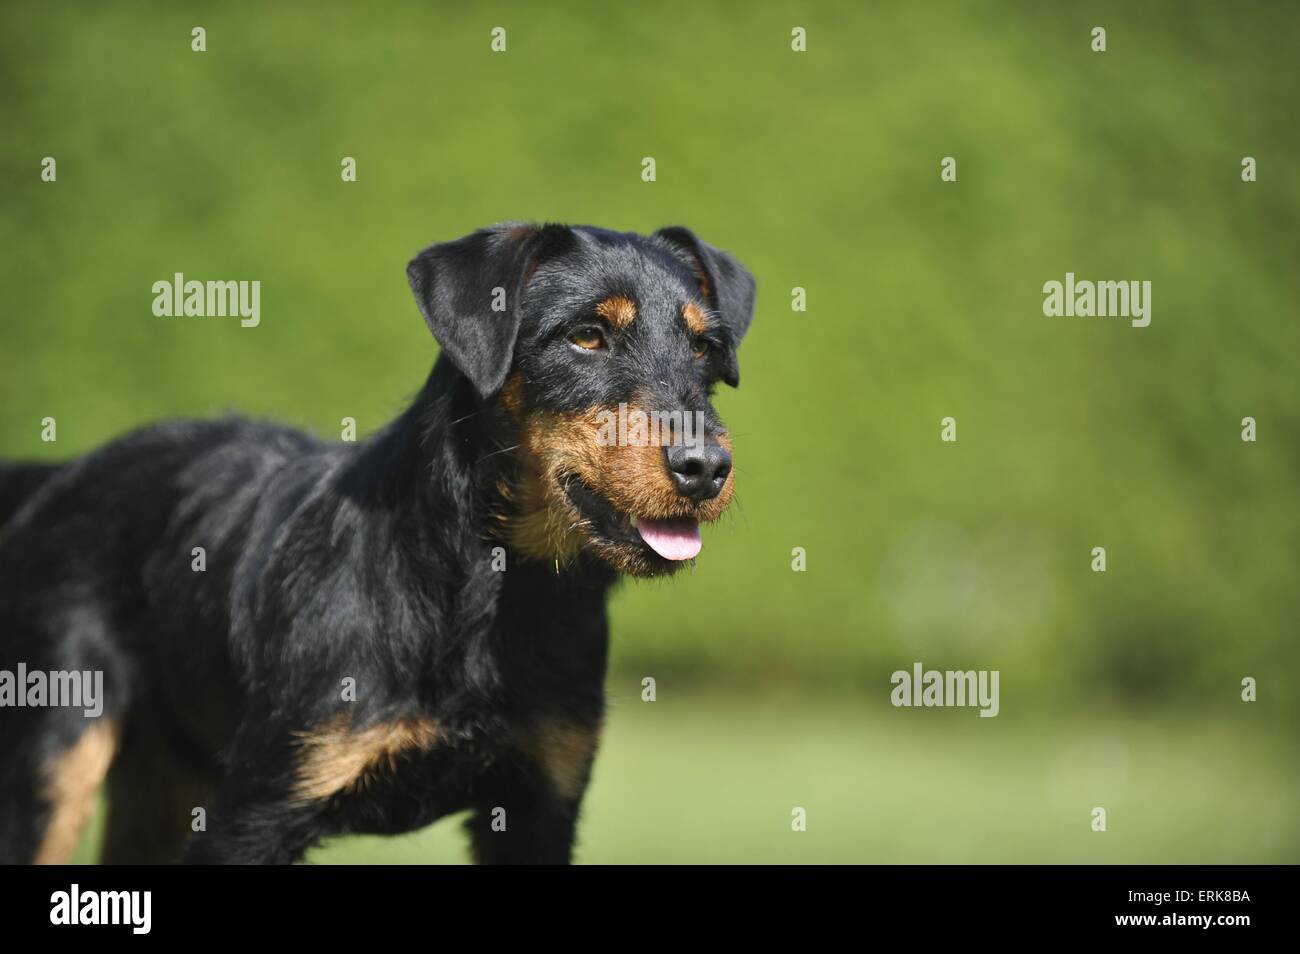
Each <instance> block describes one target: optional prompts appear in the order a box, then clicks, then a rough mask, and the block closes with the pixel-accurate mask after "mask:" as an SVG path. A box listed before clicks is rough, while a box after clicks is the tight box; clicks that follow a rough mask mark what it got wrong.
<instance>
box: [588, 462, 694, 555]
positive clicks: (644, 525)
mask: <svg viewBox="0 0 1300 954" xmlns="http://www.w3.org/2000/svg"><path fill="white" fill-rule="evenodd" d="M563 485H564V489H565V493H566V494H567V496H568V498H569V502H570V503H571V504H572V505H573V507H574V509H575V510H577V512H578V515H579V517H581V519H582V521H583V523H584V525H585V527H586V530H587V532H588V534H589V535H590V536H591V537H592V538H593V540H594V541H595V542H596V543H597V544H603V545H605V546H610V547H617V548H619V549H623V550H627V549H633V550H635V551H637V555H638V556H640V557H642V558H643V559H646V560H649V561H652V562H658V561H663V563H661V564H660V565H663V564H672V563H682V562H685V561H687V560H693V559H695V557H696V556H698V555H699V552H700V549H701V546H702V544H701V542H700V524H699V521H697V520H695V519H693V518H691V517H669V518H652V517H645V516H638V515H636V514H626V513H621V512H619V511H618V510H615V509H614V507H613V506H611V505H610V503H609V501H607V500H605V498H604V497H602V496H600V495H599V494H598V493H596V491H594V490H592V489H591V488H590V487H588V486H587V484H586V483H584V482H583V481H582V480H580V479H579V478H578V477H575V476H570V477H569V478H568V479H566V480H565V481H564V482H563Z"/></svg>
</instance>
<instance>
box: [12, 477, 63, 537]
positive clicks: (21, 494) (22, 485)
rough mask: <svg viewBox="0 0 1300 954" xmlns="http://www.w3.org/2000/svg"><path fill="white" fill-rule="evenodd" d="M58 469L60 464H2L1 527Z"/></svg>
mask: <svg viewBox="0 0 1300 954" xmlns="http://www.w3.org/2000/svg"><path fill="white" fill-rule="evenodd" d="M58 469H59V465H58V464H0V528H3V527H4V525H5V524H6V523H8V522H9V520H10V518H11V517H13V516H14V515H15V514H17V513H18V511H19V510H20V509H21V508H22V506H23V505H24V504H25V503H27V501H28V500H30V499H31V498H32V496H33V495H34V494H35V493H36V491H37V490H39V489H40V488H41V486H42V485H43V484H44V483H45V482H46V481H47V480H49V479H50V478H51V477H52V476H54V474H55V473H56V472H57V471H58Z"/></svg>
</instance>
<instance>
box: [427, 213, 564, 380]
mask: <svg viewBox="0 0 1300 954" xmlns="http://www.w3.org/2000/svg"><path fill="white" fill-rule="evenodd" d="M559 232H564V233H568V229H564V228H563V227H561V226H552V225H547V226H536V225H523V224H519V223H514V222H508V223H505V224H503V225H496V226H492V227H491V228H486V229H479V230H478V231H477V232H474V233H472V234H470V235H467V236H465V237H464V238H461V239H457V240H456V241H454V242H445V243H443V244H440V245H432V246H430V247H429V248H426V249H425V250H424V251H423V252H421V253H420V254H419V255H417V256H415V258H413V259H411V263H410V264H409V265H407V266H406V277H407V279H408V280H409V281H410V283H411V291H413V292H414V293H415V300H416V302H417V303H418V304H419V306H420V312H421V313H422V314H423V315H424V321H425V323H426V324H427V325H428V326H429V330H430V331H431V332H433V336H434V337H435V338H436V339H438V344H439V345H441V346H442V349H443V351H445V352H446V353H447V355H448V356H449V357H450V358H451V360H452V363H454V364H455V365H456V367H457V368H459V369H460V370H461V372H462V373H463V374H464V375H465V377H467V378H469V380H470V382H471V383H472V384H473V385H474V388H475V390H477V391H478V393H479V396H480V397H483V398H488V397H490V396H492V395H493V394H495V393H496V392H497V391H499V390H501V385H502V384H504V383H505V379H506V375H508V374H509V373H510V365H511V363H512V362H513V360H514V351H515V340H516V339H517V338H518V336H519V321H520V317H521V312H520V300H521V299H522V298H523V294H524V288H525V286H526V285H527V284H528V279H529V278H530V277H531V276H532V271H533V269H534V268H536V265H537V263H538V261H539V257H540V255H541V254H542V251H543V246H544V245H547V244H551V243H552V240H554V239H555V238H556V237H557V233H559Z"/></svg>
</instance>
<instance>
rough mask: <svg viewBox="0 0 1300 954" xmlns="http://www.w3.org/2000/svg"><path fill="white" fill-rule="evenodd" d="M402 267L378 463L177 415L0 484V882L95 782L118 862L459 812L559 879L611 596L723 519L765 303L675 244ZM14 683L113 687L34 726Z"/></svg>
mask: <svg viewBox="0 0 1300 954" xmlns="http://www.w3.org/2000/svg"><path fill="white" fill-rule="evenodd" d="M407 276H408V279H409V283H410V286H411V289H412V291H413V292H414V295H415V299H416V302H417V304H418V306H419V310H420V312H421V313H422V314H423V317H424V320H425V322H426V324H427V325H428V328H429V330H430V331H431V332H432V334H433V336H434V338H435V339H436V340H437V342H438V344H439V346H440V349H439V356H438V357H437V359H436V360H435V361H434V364H433V369H432V371H431V373H430V375H429V377H428V379H427V381H426V382H425V384H424V386H423V388H422V389H421V390H420V391H419V394H418V396H417V397H416V398H415V400H414V402H413V403H412V404H411V406H410V407H409V408H408V409H407V410H406V411H405V412H404V413H403V414H401V415H400V416H399V417H398V418H397V419H396V420H394V421H392V422H391V423H390V424H388V425H387V426H386V427H384V428H383V429H381V430H380V431H378V432H377V433H375V434H374V435H372V436H370V437H368V438H367V439H365V440H363V441H359V442H344V443H340V444H328V443H323V442H320V441H317V440H315V439H313V438H311V437H308V436H306V435H304V434H302V433H300V432H298V431H295V430H291V429H288V428H284V427H279V426H275V425H272V424H267V423H254V422H250V421H247V420H242V419H223V420H216V421H206V422H169V423H163V424H159V425H156V426H152V427H147V428H144V429H143V430H140V431H137V432H135V433H132V434H130V435H128V436H125V437H123V438H121V439H119V440H116V441H114V442H112V443H109V444H107V445H105V446H103V447H102V448H100V449H99V450H97V451H95V452H93V453H90V454H88V455H86V456H84V457H81V458H79V459H77V460H74V461H71V462H68V463H63V464H57V465H55V464H48V465H47V464H30V465H7V466H4V467H0V673H4V674H8V677H9V678H8V689H9V692H8V693H7V695H6V693H5V692H4V689H5V685H4V682H3V681H0V703H4V706H3V707H0V861H5V862H10V863H14V862H22V863H26V862H31V861H36V862H58V861H62V860H64V859H66V858H67V857H68V856H69V854H70V853H71V851H72V850H73V849H74V847H75V845H76V843H77V840H78V837H79V830H80V828H81V826H82V824H83V823H84V821H85V820H86V818H87V816H88V815H89V813H90V811H91V809H92V807H93V804H94V801H95V794H96V791H97V789H98V788H99V786H100V785H101V783H103V784H104V785H105V788H106V791H107V801H108V810H107V817H106V829H105V837H104V845H103V851H102V860H103V861H105V862H107V863H154V862H168V861H176V860H183V861H186V862H191V863H291V862H293V861H296V860H298V859H300V858H302V856H303V854H304V853H305V852H306V851H307V850H308V849H309V848H310V847H311V846H313V845H314V844H316V843H317V842H318V841H320V840H321V839H322V838H324V837H327V836H332V835H337V834H346V833H372V834H396V833H401V832H408V831H412V830H415V829H418V828H421V827H423V826H426V825H428V824H430V823H431V822H433V821H434V820H436V819H438V818H440V817H443V816H445V815H448V814H451V813H455V812H460V811H465V810H468V812H469V815H468V820H467V822H466V828H467V830H468V833H469V840H470V846H471V852H472V855H473V857H474V859H475V861H477V862H479V863H542V864H551V863H567V862H569V861H570V860H571V856H572V850H573V844H574V838H575V830H576V824H577V819H578V813H579V808H580V805H581V802H582V798H583V793H584V791H585V789H586V787H587V783H588V779H589V777H590V774H591V767H592V762H593V759H594V757H595V754H596V749H597V744H598V741H599V738H600V734H601V727H602V722H603V715H604V679H605V670H606V658H607V652H608V627H607V622H606V598H607V595H608V593H609V591H610V588H611V586H612V585H613V584H614V583H615V582H616V580H617V579H618V578H619V576H620V575H631V576H639V577H651V576H660V575H664V574H670V573H672V572H673V571H675V570H678V569H680V568H682V567H683V566H686V565H689V564H691V562H692V561H693V559H694V557H695V556H696V554H697V553H698V552H699V550H700V535H699V533H700V531H699V527H700V525H701V524H703V523H709V522H711V521H715V520H717V519H718V518H719V517H720V516H721V515H722V514H723V512H724V511H725V510H726V509H727V506H728V503H729V501H730V500H731V497H732V494H733V490H734V486H735V471H734V469H733V468H732V458H731V452H732V448H731V444H730V440H729V438H728V436H727V433H726V430H725V428H724V426H723V424H722V422H721V420H720V419H719V418H718V415H717V414H716V413H715V411H714V409H713V406H712V403H711V397H712V395H713V392H714V389H715V387H716V385H717V384H718V383H719V382H722V383H725V384H728V385H731V386H736V385H738V384H739V367H738V364H737V356H736V349H737V346H738V345H739V344H740V342H741V339H742V338H743V336H744V335H745V332H746V330H747V328H748V326H749V324H750V320H751V318H752V315H753V309H754V295H755V282H754V279H753V277H752V276H751V274H750V273H749V272H748V271H747V270H746V269H745V268H744V267H743V266H742V265H741V264H740V263H739V262H738V261H736V259H734V258H733V257H731V256H730V255H728V254H727V253H725V252H722V251H720V250H719V249H717V248H715V247H713V246H712V245H709V244H708V243H706V242H704V241H702V240H700V239H698V238H697V237H696V236H695V235H694V234H693V233H692V232H691V231H689V230H687V229H685V228H681V227H670V228H665V229H661V230H659V231H658V232H655V233H653V234H652V235H639V234H635V233H620V232H614V231H609V230H606V229H601V228H594V227H589V226H581V227H569V226H561V225H550V224H548V225H532V224H518V223H507V224H503V225H498V226H494V227H491V228H487V229H482V230H479V231H477V232H474V233H472V234H471V235H468V236H466V237H464V238H461V239H458V240H456V241H452V242H447V243H443V244H438V245H434V246H431V247H430V248H428V249H426V250H424V251H423V252H421V253H420V254H419V255H417V256H416V257H415V258H414V259H413V260H412V261H411V262H410V264H409V265H408V267H407ZM615 411H617V412H618V413H619V414H622V415H623V416H625V417H626V416H628V415H629V414H632V413H635V412H637V411H640V412H643V416H644V415H650V414H659V413H662V414H667V415H669V416H668V418H667V420H668V422H669V425H668V426H667V427H666V428H665V429H662V430H660V431H658V433H657V434H656V435H654V436H653V437H652V439H650V440H632V439H626V440H624V439H621V438H622V436H623V431H624V430H625V428H622V427H619V428H610V427H607V426H606V425H607V424H608V423H609V420H610V415H611V414H612V413H614V412H615ZM678 412H680V413H678ZM679 421H681V422H683V423H682V424H681V425H679V424H678V422H679ZM688 421H697V422H698V428H697V429H696V430H695V433H694V439H693V440H680V439H678V438H679V437H680V436H681V435H682V434H685V433H687V432H688V431H689V430H690V429H689V428H687V427H686V426H685V423H686V422H688ZM679 426H680V430H679V429H678V428H679ZM626 430H628V431H631V430H644V428H628V429H626ZM612 433H613V434H616V435H617V438H616V439H613V440H610V439H607V438H609V437H610V435H611V434H612ZM602 438H605V439H602ZM20 667H21V668H22V670H23V671H25V672H26V673H28V674H32V673H39V674H44V673H46V672H49V673H56V674H57V673H84V674H86V675H87V676H89V675H90V674H92V673H102V675H103V689H102V699H100V700H98V701H97V702H96V706H97V707H99V708H100V710H101V711H100V712H99V714H98V715H97V716H96V717H93V718H92V717H88V715H87V712H86V711H83V709H82V708H71V707H69V706H67V705H61V704H54V705H51V704H31V703H32V700H31V699H30V698H28V697H27V696H25V695H24V693H25V692H28V691H29V690H30V689H31V687H32V685H34V683H33V684H32V685H20V684H18V679H17V675H16V674H17V673H18V672H19V671H20ZM57 678H58V677H57V676H56V677H54V678H52V679H51V681H50V688H51V689H52V688H53V686H54V682H55V681H56V680H57ZM27 679H35V677H34V676H30V675H29V676H28V677H27ZM50 695H51V696H52V695H53V693H50ZM19 696H21V697H22V698H23V700H24V701H25V702H26V703H28V704H24V705H19V704H17V702H16V698H17V697H19ZM57 701H58V700H54V699H53V698H50V699H49V700H47V702H57Z"/></svg>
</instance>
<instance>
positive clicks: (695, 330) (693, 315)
mask: <svg viewBox="0 0 1300 954" xmlns="http://www.w3.org/2000/svg"><path fill="white" fill-rule="evenodd" d="M682 317H683V318H684V319H685V320H686V328H687V330H689V331H690V333H691V334H693V335H702V334H704V332H706V331H708V330H709V322H708V319H706V318H705V317H704V312H703V310H702V309H701V308H700V306H699V305H697V304H695V303H694V302H687V303H686V304H685V305H683V306H682Z"/></svg>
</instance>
